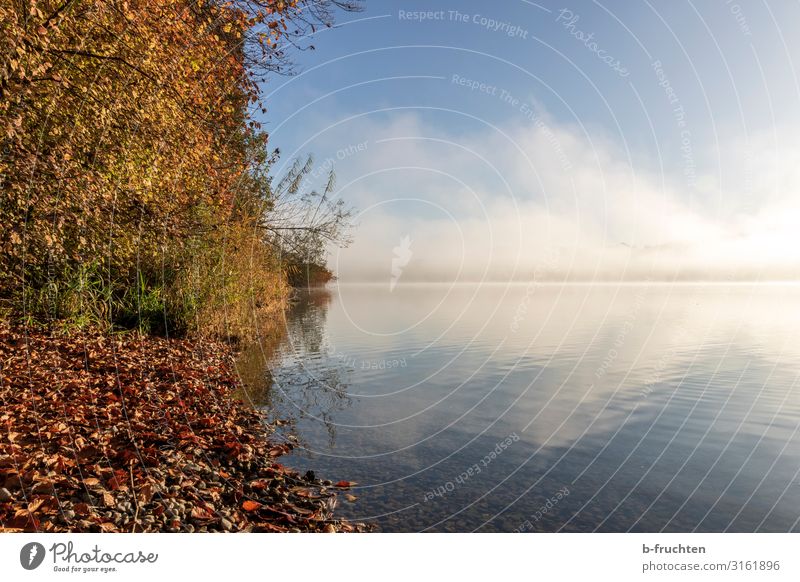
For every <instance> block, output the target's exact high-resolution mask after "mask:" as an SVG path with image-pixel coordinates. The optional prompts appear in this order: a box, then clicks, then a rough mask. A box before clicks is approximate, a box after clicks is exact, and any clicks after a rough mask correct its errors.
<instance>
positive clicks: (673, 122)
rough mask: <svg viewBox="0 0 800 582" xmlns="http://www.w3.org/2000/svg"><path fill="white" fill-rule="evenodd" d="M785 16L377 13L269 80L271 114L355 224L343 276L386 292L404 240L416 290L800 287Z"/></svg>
mask: <svg viewBox="0 0 800 582" xmlns="http://www.w3.org/2000/svg"><path fill="white" fill-rule="evenodd" d="M797 22H800V4H798V3H796V2H788V1H787V2H769V3H765V2H747V3H745V2H732V1H730V2H729V1H726V0H714V1H711V0H709V1H705V2H683V1H674V2H673V1H670V2H667V1H659V2H657V1H652V0H651V1H642V2H623V1H617V2H602V3H601V2H590V1H575V2H568V3H562V2H559V3H554V2H539V3H533V2H527V1H524V0H506V1H503V2H497V3H486V2H470V1H467V2H456V1H454V0H452V1H449V2H447V1H445V2H381V1H375V0H373V1H368V2H367V3H366V10H365V11H364V12H361V13H357V14H344V15H340V17H339V21H338V24H337V27H335V28H333V29H328V30H323V31H321V32H319V33H317V34H316V35H314V36H313V37H312V38H311V39H309V42H311V43H313V44H314V46H315V49H316V50H314V51H305V52H302V53H299V54H296V55H295V62H296V63H297V72H298V74H297V75H296V76H294V77H290V78H273V79H272V80H271V81H270V82H269V84H268V85H267V86H266V87H265V95H266V102H267V106H268V112H267V114H266V115H265V116H263V121H264V122H265V128H266V129H267V130H268V131H269V132H270V134H271V145H272V147H278V148H280V150H281V152H282V156H283V157H282V163H283V164H288V163H290V162H291V160H292V159H293V158H294V157H296V156H301V155H305V154H309V153H311V154H313V155H314V157H315V159H316V160H317V161H318V163H324V161H325V160H332V161H333V162H334V163H335V167H336V173H337V178H338V186H339V190H338V191H337V194H338V195H341V196H342V197H343V198H345V199H346V200H347V201H348V202H349V203H351V204H352V205H353V206H354V207H355V208H356V209H357V211H358V212H359V213H360V214H359V216H358V219H359V220H358V227H357V229H356V230H355V232H354V235H355V243H354V244H353V245H352V247H351V248H349V249H346V250H344V251H339V250H336V249H332V255H331V258H332V263H333V264H334V266H335V267H336V269H337V271H338V272H339V274H340V277H341V278H342V280H361V279H369V280H377V281H381V280H383V279H386V280H387V281H388V277H389V272H390V268H391V260H392V257H393V256H396V254H397V251H396V250H395V249H396V246H397V245H398V244H399V241H402V240H403V239H404V237H406V236H408V237H410V240H411V241H412V242H411V247H410V252H411V260H409V261H408V267H407V269H406V272H405V275H404V276H405V277H406V280H429V279H437V280H439V279H441V280H453V279H459V280H461V279H463V280H475V279H487V278H488V279H508V278H514V279H517V278H519V279H530V278H531V277H533V276H535V274H536V273H539V276H544V275H543V274H542V273H544V272H546V273H547V276H548V277H552V278H560V277H561V276H568V277H572V278H576V279H586V278H610V279H618V278H642V277H647V276H656V277H664V278H673V277H679V278H719V277H724V278H762V279H764V278H794V277H795V276H796V275H797V272H796V266H795V265H797V264H798V261H797V259H798V257H796V256H795V255H794V254H793V253H791V252H789V251H788V247H789V246H793V243H795V242H798V241H796V240H795V239H794V238H793V237H794V234H793V231H794V228H792V226H791V224H792V223H791V221H790V220H788V218H796V216H795V215H794V214H793V213H794V212H795V211H796V210H797V208H798V204H797V203H798V202H800V196H798V194H797V192H796V190H795V187H796V186H798V185H800V179H798V177H797V176H796V174H797V171H796V170H795V168H796V167H797V162H798V161H800V154H798V152H800V147H798V140H797V134H798V132H797V131H796V128H797V124H798V121H800V120H798V112H799V111H800V108H798V98H800V81H799V80H798V76H797V64H798V62H800V41H798V40H797V39H796V38H797V35H796V34H793V28H794V25H795V24H796V23H797ZM359 144H360V145H359ZM276 170H277V173H278V174H280V173H281V171H282V166H281V165H280V164H279V166H278V167H277V168H276ZM797 246H800V245H797ZM401 252H402V253H403V254H408V253H407V250H402V249H401Z"/></svg>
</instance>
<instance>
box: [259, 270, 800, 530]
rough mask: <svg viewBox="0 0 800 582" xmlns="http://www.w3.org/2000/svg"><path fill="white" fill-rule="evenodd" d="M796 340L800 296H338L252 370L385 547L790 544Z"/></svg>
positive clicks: (629, 291)
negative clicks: (664, 535)
mask: <svg viewBox="0 0 800 582" xmlns="http://www.w3.org/2000/svg"><path fill="white" fill-rule="evenodd" d="M798 324H800V287H798V286H779V285H705V286H702V285H687V284H683V285H664V284H658V285H656V284H652V285H626V286H613V285H602V286H597V285H594V286H589V285H570V286H558V285H538V284H514V285H507V284H491V285H486V284H483V285H477V284H476V285H410V284H409V285H400V286H398V287H396V288H395V289H394V290H393V291H390V290H389V288H388V285H361V286H359V285H339V286H338V287H333V288H331V289H329V290H328V291H316V292H310V293H306V294H304V295H303V296H301V298H300V300H299V301H298V304H297V305H296V306H295V308H294V309H293V310H292V312H291V313H290V314H289V316H288V318H287V322H286V327H287V334H286V336H285V337H284V338H283V340H282V342H281V343H280V345H278V346H277V349H276V350H273V347H271V346H260V347H259V348H258V349H257V350H256V351H254V352H252V353H251V354H250V360H251V365H252V363H253V362H255V363H256V365H257V366H260V373H261V377H262V380H263V382H264V385H263V387H262V390H261V392H260V393H259V394H258V395H257V396H256V397H254V398H255V399H256V401H257V402H258V403H260V404H262V405H265V406H267V407H269V410H270V411H271V413H272V414H274V415H275V416H277V417H280V418H290V419H292V420H293V421H294V423H293V428H292V430H293V431H294V432H295V434H297V435H298V437H299V438H300V441H301V446H300V447H298V448H297V449H296V452H295V453H293V454H292V455H291V456H289V457H287V458H286V459H285V461H284V462H285V463H287V464H289V465H292V466H295V467H297V468H299V469H302V470H303V471H305V470H307V469H313V470H314V471H315V472H316V474H317V475H318V476H321V477H324V478H330V479H333V480H339V479H346V480H351V481H356V482H358V486H356V487H355V488H354V489H353V491H352V493H353V494H354V495H356V496H357V497H358V500H357V501H356V502H355V503H347V502H345V501H344V500H341V501H340V505H339V514H340V515H341V516H343V517H348V518H352V519H357V520H368V521H371V522H373V523H375V524H377V525H378V526H379V528H380V529H381V530H383V531H423V530H424V531H474V530H477V531H514V530H519V529H522V530H527V531H595V530H597V531H695V530H696V531H747V532H749V531H789V530H792V531H798V530H800V526H799V525H798V520H799V519H800V447H799V446H798V445H799V444H800V435H799V434H798V428H800V386H798V383H797V380H798V373H800V344H799V343H798V341H797V340H798V337H797V331H798V329H799V328H800V325H798ZM270 353H272V355H270Z"/></svg>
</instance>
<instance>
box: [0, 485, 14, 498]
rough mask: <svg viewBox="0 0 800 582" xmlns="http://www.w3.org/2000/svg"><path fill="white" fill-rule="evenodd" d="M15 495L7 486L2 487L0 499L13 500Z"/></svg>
mask: <svg viewBox="0 0 800 582" xmlns="http://www.w3.org/2000/svg"><path fill="white" fill-rule="evenodd" d="M12 499H14V497H13V496H12V495H11V492H10V491H9V490H8V489H6V488H5V487H2V488H0V501H11V500H12Z"/></svg>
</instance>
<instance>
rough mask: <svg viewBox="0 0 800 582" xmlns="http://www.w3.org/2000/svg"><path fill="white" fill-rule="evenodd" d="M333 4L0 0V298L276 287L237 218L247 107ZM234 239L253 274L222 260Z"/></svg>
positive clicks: (255, 147) (257, 238)
mask: <svg viewBox="0 0 800 582" xmlns="http://www.w3.org/2000/svg"><path fill="white" fill-rule="evenodd" d="M337 8H344V9H354V8H357V6H356V5H354V4H351V3H342V2H335V1H331V0H324V1H321V2H319V1H304V0H286V1H284V0H234V1H227V2H223V1H221V0H205V1H200V2H194V1H189V0H106V1H103V0H38V1H37V0H0V142H2V143H0V219H1V220H2V224H3V227H2V231H0V277H1V278H2V286H0V299H2V300H3V301H4V302H5V304H6V305H7V306H10V308H11V309H14V310H16V311H18V312H21V313H23V314H24V315H27V316H30V315H42V314H49V315H50V316H52V317H62V316H64V315H71V314H80V315H81V316H82V317H89V318H90V319H95V320H98V321H109V320H114V319H117V320H121V319H124V318H125V317H129V318H130V317H132V316H136V317H139V318H141V315H142V313H141V312H142V307H143V305H144V306H145V309H152V310H153V311H154V313H155V314H156V317H157V316H158V314H159V312H161V311H164V310H167V311H170V313H178V314H181V315H180V319H182V320H183V323H184V325H187V326H191V325H192V321H191V319H192V317H198V316H199V314H200V313H201V311H202V309H203V308H208V309H213V306H214V305H216V304H217V303H222V304H226V302H228V303H229V302H233V303H236V304H237V305H238V306H239V307H240V308H241V309H243V310H245V311H246V310H248V309H250V308H251V307H252V306H253V305H254V304H255V301H256V299H255V297H256V295H259V298H258V301H263V302H268V301H269V297H270V294H272V295H274V294H276V293H280V285H281V282H280V281H278V280H277V279H276V278H275V273H276V272H278V270H279V269H278V268H277V267H276V266H275V265H274V264H272V263H271V260H272V259H271V258H270V257H271V255H270V252H271V251H270V250H269V245H270V239H269V237H264V236H263V235H261V234H255V233H258V232H261V231H262V230H263V229H262V228H261V227H263V223H264V216H265V215H264V213H265V212H268V211H270V210H271V209H272V208H274V207H275V202H274V201H273V200H271V195H270V192H269V188H268V184H267V187H266V188H265V187H264V181H263V180H259V178H258V175H257V174H254V168H255V167H259V168H262V167H263V163H265V162H266V161H267V158H265V157H264V156H265V153H264V152H265V151H266V136H265V135H264V134H262V133H260V130H259V127H258V124H257V123H256V122H255V121H254V120H253V119H251V118H250V116H249V112H250V110H251V108H261V107H263V105H264V104H263V103H261V101H260V94H259V87H260V83H261V82H262V81H263V80H264V77H265V75H268V74H270V73H276V72H285V71H287V68H288V67H289V66H290V65H289V62H290V55H291V51H292V50H293V49H295V48H303V47H307V46H308V44H307V43H306V42H305V41H304V40H303V39H304V37H305V36H306V35H307V34H308V33H309V32H313V31H314V30H315V28H316V27H317V26H324V25H330V22H331V19H332V16H333V11H334V10H335V9H337ZM258 171H261V169H259V170H258ZM256 227H258V228H256ZM262 245H266V246H264V247H263V248H262ZM225 253H228V254H227V255H226V254H225ZM235 253H245V254H247V253H249V255H248V256H250V257H251V259H252V261H254V264H253V267H254V269H255V273H256V276H261V277H262V279H261V280H260V281H258V282H256V281H254V280H250V279H252V277H251V276H248V277H250V278H249V279H248V280H246V281H245V280H238V281H236V280H235V279H236V275H229V274H228V271H230V270H231V269H229V268H228V266H229V265H226V264H225V261H226V258H229V257H230V256H231V254H235ZM256 262H257V264H256ZM198 268H202V269H206V271H205V272H203V273H199V272H198V271H197V269H198ZM226 269H227V270H226ZM259 273H260V275H259ZM251 275H252V273H251ZM231 278H232V280H233V281H232V280H229V279H231ZM246 278H247V277H246ZM198 281H203V285H205V287H206V288H203V289H201V288H199V287H198ZM237 302H238V303H237ZM148 306H149V307H148ZM209 306H212V307H209ZM171 317H172V316H171V315H170V314H168V313H167V314H165V322H166V320H169V319H170V318H171Z"/></svg>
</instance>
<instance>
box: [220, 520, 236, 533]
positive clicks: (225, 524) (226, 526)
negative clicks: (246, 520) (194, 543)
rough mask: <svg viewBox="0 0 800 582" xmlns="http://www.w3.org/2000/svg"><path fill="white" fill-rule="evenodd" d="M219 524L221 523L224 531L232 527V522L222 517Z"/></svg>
mask: <svg viewBox="0 0 800 582" xmlns="http://www.w3.org/2000/svg"><path fill="white" fill-rule="evenodd" d="M220 524H221V525H222V529H224V530H225V531H231V530H232V529H233V524H232V523H231V522H230V521H228V520H227V519H225V518H224V517H223V518H222V520H221V521H220Z"/></svg>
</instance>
